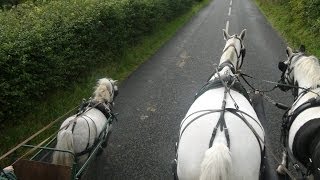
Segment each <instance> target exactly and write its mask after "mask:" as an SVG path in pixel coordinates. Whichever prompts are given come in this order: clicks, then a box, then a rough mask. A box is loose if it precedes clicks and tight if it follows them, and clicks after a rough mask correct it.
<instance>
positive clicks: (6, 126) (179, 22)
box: [0, 0, 212, 167]
mask: <svg viewBox="0 0 320 180" xmlns="http://www.w3.org/2000/svg"><path fill="white" fill-rule="evenodd" d="M211 1H212V0H203V1H202V2H200V3H197V4H195V5H194V6H193V7H192V8H191V9H190V10H189V11H188V12H186V13H184V14H183V15H181V16H179V17H177V18H175V19H174V20H172V21H171V22H167V23H160V24H159V28H155V29H157V30H156V31H155V32H154V33H152V34H151V35H147V36H145V37H144V38H143V40H142V41H141V42H139V43H138V44H137V45H136V46H135V47H132V48H128V49H127V50H125V52H124V53H123V55H121V56H120V57H118V58H117V59H114V60H112V61H111V62H110V61H108V64H103V65H101V66H100V67H101V68H99V69H96V70H94V72H92V73H89V75H87V76H86V77H84V78H83V80H81V82H80V83H73V82H70V86H69V87H68V88H66V89H64V90H57V91H55V92H54V93H52V94H51V95H50V96H49V97H44V99H43V101H42V102H41V103H40V104H39V105H38V106H37V107H35V108H34V109H35V110H33V111H32V112H30V114H28V115H27V116H25V118H23V120H19V121H14V122H6V121H5V122H4V123H3V124H0V130H1V131H0V136H1V138H0V147H1V149H0V155H2V154H4V153H5V152H7V151H8V150H9V149H11V148H12V147H14V146H15V145H17V144H18V143H19V142H22V141H23V140H24V139H26V138H27V137H29V136H30V135H32V134H33V133H35V132H37V131H39V130H40V129H41V128H42V127H44V126H46V125H47V124H49V123H50V122H51V121H53V120H55V119H57V118H58V117H60V116H61V115H63V114H65V113H66V112H67V111H69V110H70V109H73V108H74V107H76V106H77V105H79V104H80V103H81V101H82V99H83V98H89V97H90V96H91V94H92V92H93V87H94V86H95V83H96V81H97V79H99V78H102V77H106V76H107V77H111V78H113V79H117V80H119V84H121V81H123V80H124V79H126V77H128V76H129V75H130V73H132V72H133V71H134V70H136V69H137V68H138V67H139V65H141V64H142V63H143V62H145V61H146V60H148V59H149V58H150V57H151V56H152V55H153V54H154V53H155V52H156V51H157V50H158V49H159V48H160V47H161V46H162V45H164V44H165V42H167V41H168V40H169V39H170V38H171V37H172V36H173V35H174V34H175V33H176V32H177V30H178V29H179V28H181V27H182V26H183V25H184V24H185V23H186V22H188V20H189V19H190V18H191V17H192V16H193V15H194V14H196V13H197V12H198V11H199V10H200V9H202V8H203V7H204V6H206V5H207V4H209V3H210V2H211ZM94 58H101V59H106V60H107V59H110V57H108V55H107V54H104V53H103V52H102V53H101V54H97V57H94ZM87 66H90V65H89V64H88V65H87ZM120 93H121V92H120ZM64 119H65V117H64V118H61V120H60V122H62V121H63V120H64ZM60 124H61V123H57V124H56V125H55V126H53V127H52V128H51V129H50V130H48V131H45V132H44V133H42V134H41V135H40V136H39V137H38V138H37V139H35V140H34V141H31V143H36V142H39V141H40V139H42V140H43V139H45V138H46V137H48V136H49V135H50V134H52V133H53V132H55V131H56V130H57V129H58V126H60ZM20 154H21V152H18V153H15V154H13V156H11V157H10V158H8V159H5V160H4V161H1V162H0V167H1V166H4V165H5V164H8V163H9V162H12V161H13V160H14V159H16V157H18V156H19V155H20Z"/></svg>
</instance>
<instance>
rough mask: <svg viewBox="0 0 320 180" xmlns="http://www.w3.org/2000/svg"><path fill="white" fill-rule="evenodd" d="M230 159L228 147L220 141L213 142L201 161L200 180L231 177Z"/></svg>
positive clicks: (224, 179) (226, 179)
mask: <svg viewBox="0 0 320 180" xmlns="http://www.w3.org/2000/svg"><path fill="white" fill-rule="evenodd" d="M231 167H232V160H231V154H230V151H229V148H228V147H227V146H226V145H225V144H222V143H216V144H213V146H212V147H211V148H209V149H208V150H207V151H206V153H205V155H204V159H203V161H202V163H201V174H200V180H209V179H211V180H229V179H231Z"/></svg>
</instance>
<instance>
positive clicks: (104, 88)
mask: <svg viewBox="0 0 320 180" xmlns="http://www.w3.org/2000/svg"><path fill="white" fill-rule="evenodd" d="M111 83H112V82H111V81H110V80H109V79H107V78H102V79H99V81H98V83H97V85H96V87H95V91H94V93H93V95H94V100H95V101H97V102H111V97H110V96H111V91H112V85H111Z"/></svg>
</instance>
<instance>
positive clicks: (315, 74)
mask: <svg viewBox="0 0 320 180" xmlns="http://www.w3.org/2000/svg"><path fill="white" fill-rule="evenodd" d="M295 68H296V70H297V71H299V75H300V76H304V77H305V78H306V79H308V81H310V83H311V84H310V86H311V87H312V88H316V86H317V85H318V84H319V83H320V64H319V60H318V59H317V58H316V57H315V56H305V57H302V58H301V60H299V61H298V62H297V64H296V65H295Z"/></svg>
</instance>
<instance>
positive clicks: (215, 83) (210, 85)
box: [195, 76, 250, 101]
mask: <svg viewBox="0 0 320 180" xmlns="http://www.w3.org/2000/svg"><path fill="white" fill-rule="evenodd" d="M221 77H222V78H228V77H226V76H221ZM226 81H228V82H231V81H230V80H226ZM228 85H231V84H230V83H228ZM221 87H223V84H222V82H221V80H219V79H214V80H211V81H208V82H207V83H206V84H205V85H203V86H202V87H201V89H200V90H199V91H198V93H197V94H196V95H195V100H196V99H197V98H198V97H200V96H201V95H202V94H203V93H205V92H206V91H208V90H210V89H217V88H221ZM231 89H232V90H234V91H237V92H238V93H240V94H242V95H243V96H244V97H245V98H246V99H247V100H248V101H250V97H249V95H248V93H247V91H246V90H245V89H244V87H243V86H242V84H241V83H240V82H239V81H235V82H234V84H233V85H232V86H231Z"/></svg>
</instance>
